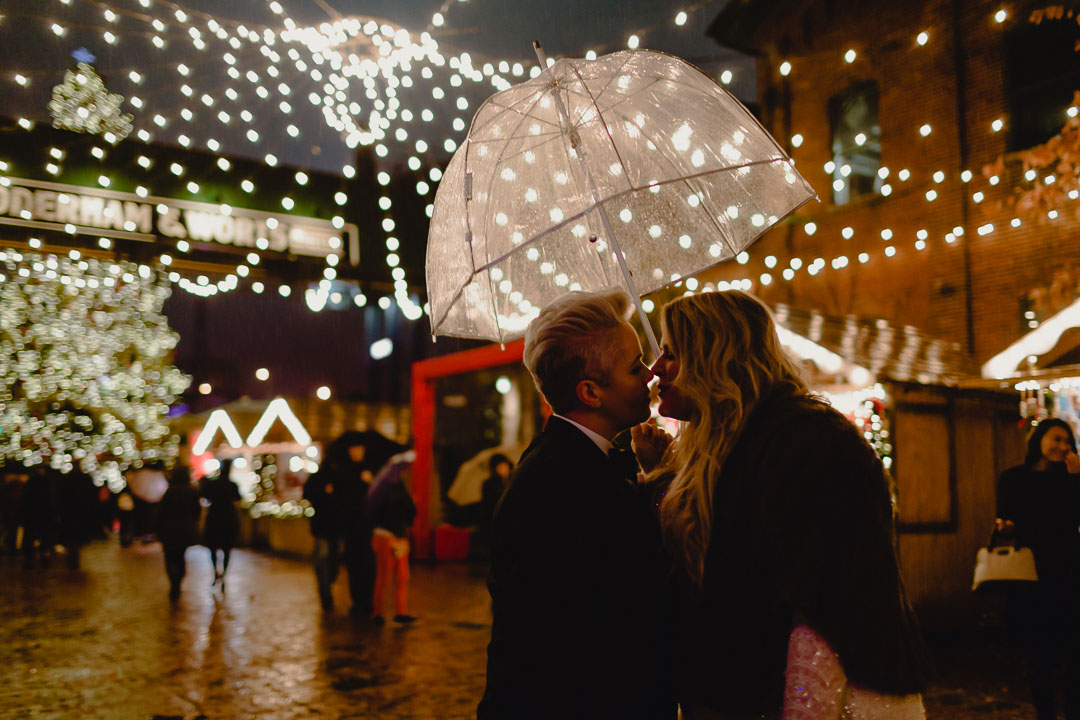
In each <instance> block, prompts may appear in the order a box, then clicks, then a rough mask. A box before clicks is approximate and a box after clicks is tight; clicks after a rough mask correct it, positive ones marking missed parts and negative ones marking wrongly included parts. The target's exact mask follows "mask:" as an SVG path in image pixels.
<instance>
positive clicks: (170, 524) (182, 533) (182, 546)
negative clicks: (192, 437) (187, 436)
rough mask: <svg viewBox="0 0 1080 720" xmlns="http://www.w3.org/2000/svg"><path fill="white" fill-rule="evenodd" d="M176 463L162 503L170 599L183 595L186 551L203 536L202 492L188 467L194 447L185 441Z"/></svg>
mask: <svg viewBox="0 0 1080 720" xmlns="http://www.w3.org/2000/svg"><path fill="white" fill-rule="evenodd" d="M178 449H179V456H178V457H177V459H176V466H175V467H174V468H173V470H172V474H171V475H170V476H169V489H168V490H166V491H165V495H164V496H163V497H162V498H161V503H160V504H159V506H158V539H159V540H161V547H162V549H163V550H164V551H165V572H166V574H167V575H168V576H169V599H170V600H173V601H175V600H178V599H179V598H180V583H181V582H182V581H183V579H184V575H185V574H186V573H187V565H186V563H185V560H184V553H185V552H186V551H187V549H188V547H189V546H191V545H194V544H195V543H196V542H197V541H198V537H199V515H200V514H201V513H202V507H201V506H200V505H199V493H198V491H196V489H195V487H194V486H193V485H192V484H191V469H190V468H189V467H188V461H189V457H190V451H189V449H188V446H187V443H186V442H181V445H180V447H179V448H178Z"/></svg>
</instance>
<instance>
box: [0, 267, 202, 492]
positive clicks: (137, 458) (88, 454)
mask: <svg viewBox="0 0 1080 720" xmlns="http://www.w3.org/2000/svg"><path fill="white" fill-rule="evenodd" d="M169 292H170V291H169V287H168V283H167V281H166V280H165V279H164V278H163V277H160V276H159V275H158V274H156V273H155V272H154V271H153V270H151V269H150V268H149V267H148V266H145V265H141V266H140V265H137V264H134V263H130V262H115V263H114V262H104V261H99V260H96V259H93V258H90V259H85V260H84V259H82V258H81V256H80V254H79V253H78V251H72V252H71V254H70V255H69V256H66V257H57V256H55V255H39V254H35V253H19V252H14V251H0V379H2V380H3V386H2V388H0V464H4V465H14V464H19V465H22V466H26V467H30V466H34V465H40V464H48V465H50V466H51V467H53V468H55V469H57V470H60V471H61V472H70V471H72V470H74V469H75V468H76V467H78V468H79V469H81V470H82V471H84V472H87V473H89V474H90V475H91V476H93V478H94V480H95V482H97V483H98V484H99V485H100V484H102V483H106V482H107V483H108V484H109V485H110V486H112V487H118V486H120V485H122V482H123V480H122V477H121V473H122V472H123V471H124V470H126V469H128V468H129V467H141V466H142V464H143V463H145V462H149V461H154V460H162V459H168V458H170V457H171V456H172V455H174V454H175V440H174V438H173V437H172V435H171V433H170V431H169V428H168V425H167V423H166V415H167V413H168V411H169V406H170V405H172V404H173V403H175V402H176V401H177V399H178V397H179V395H180V394H181V393H182V392H183V391H184V390H185V389H186V388H187V386H188V383H189V382H190V378H189V377H188V376H186V375H184V374H183V373H182V372H180V370H178V369H177V368H175V367H173V366H172V364H171V363H170V355H171V353H172V351H173V349H174V348H175V347H176V343H177V340H178V336H177V335H176V334H175V333H174V332H172V330H170V329H169V326H168V323H167V321H166V319H165V316H164V315H162V313H161V307H162V304H163V303H164V301H165V299H166V298H167V297H168V295H169Z"/></svg>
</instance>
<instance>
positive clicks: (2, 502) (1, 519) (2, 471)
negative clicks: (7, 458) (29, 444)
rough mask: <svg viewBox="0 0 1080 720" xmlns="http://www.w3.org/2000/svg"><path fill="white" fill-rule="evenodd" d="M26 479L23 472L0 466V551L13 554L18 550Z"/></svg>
mask: <svg viewBox="0 0 1080 720" xmlns="http://www.w3.org/2000/svg"><path fill="white" fill-rule="evenodd" d="M27 479H28V476H27V475H26V473H25V472H16V471H15V470H12V469H9V468H3V467H0V482H2V484H0V551H2V552H3V553H4V554H7V555H15V554H16V552H17V551H18V538H19V525H20V523H21V521H22V503H23V491H24V488H25V487H26V481H27Z"/></svg>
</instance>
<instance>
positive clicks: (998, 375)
mask: <svg viewBox="0 0 1080 720" xmlns="http://www.w3.org/2000/svg"><path fill="white" fill-rule="evenodd" d="M1051 369H1053V370H1054V372H1044V373H1038V372H1036V371H1040V370H1043V371H1049V370H1051ZM1024 374H1036V375H1054V376H1061V375H1077V376H1080V299H1078V300H1076V301H1075V302H1074V303H1072V304H1071V305H1069V306H1068V307H1066V308H1065V309H1064V310H1061V311H1060V312H1058V313H1056V314H1054V315H1052V316H1050V317H1049V318H1047V319H1046V320H1044V321H1043V322H1042V323H1040V324H1039V326H1038V327H1037V328H1035V329H1034V330H1032V331H1031V332H1029V333H1027V334H1026V335H1024V336H1023V337H1021V338H1020V339H1019V340H1017V341H1016V342H1014V343H1013V344H1012V345H1010V346H1009V347H1007V348H1005V349H1004V350H1002V351H1001V352H1000V353H998V354H997V355H995V356H994V357H992V358H990V359H989V360H988V361H987V362H986V364H985V365H983V366H982V376H983V377H984V378H986V379H995V380H996V379H1006V378H1017V379H1019V378H1021V377H1022V376H1023V375H1024Z"/></svg>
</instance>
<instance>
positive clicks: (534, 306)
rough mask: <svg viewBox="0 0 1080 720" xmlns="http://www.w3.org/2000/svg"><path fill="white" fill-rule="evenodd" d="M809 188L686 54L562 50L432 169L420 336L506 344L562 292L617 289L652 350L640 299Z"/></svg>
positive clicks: (735, 249)
mask: <svg viewBox="0 0 1080 720" xmlns="http://www.w3.org/2000/svg"><path fill="white" fill-rule="evenodd" d="M537 54H538V56H539V57H540V58H541V66H542V67H546V62H545V58H544V57H543V52H542V51H541V50H540V49H539V44H537ZM813 197H815V194H814V191H813V189H812V188H811V187H810V186H809V185H808V184H807V182H806V181H805V180H804V179H803V178H802V176H801V175H799V173H798V172H796V170H795V168H794V165H793V163H792V161H791V159H790V158H789V157H788V156H787V155H786V154H785V153H784V152H783V150H781V149H780V147H779V146H778V145H777V144H776V141H775V140H773V138H772V137H771V136H770V135H769V133H768V132H766V131H765V129H764V128H763V127H762V126H761V125H760V124H759V123H758V122H757V120H755V119H754V117H753V116H752V115H751V114H750V113H749V112H748V111H747V110H746V108H745V107H743V105H742V104H741V103H740V102H739V101H738V100H736V99H735V98H734V97H733V96H732V95H731V94H729V93H728V92H727V91H726V90H724V88H722V87H721V86H720V85H718V84H717V83H716V82H714V81H713V80H712V79H711V78H709V77H708V76H707V75H705V74H704V73H702V72H701V71H700V70H698V69H697V68H695V67H693V66H692V65H690V64H688V63H686V62H685V61H683V60H680V59H679V58H676V57H673V56H671V55H665V54H662V53H657V52H651V51H646V50H627V51H622V52H616V53H613V54H611V55H605V56H603V57H600V58H598V59H596V60H591V61H589V60H576V59H574V60H569V59H564V60H559V61H557V62H555V63H554V64H553V65H552V66H551V67H547V69H545V70H544V71H543V72H542V73H540V74H539V75H538V76H537V77H535V78H533V79H531V80H527V81H525V82H523V83H521V84H518V85H514V86H513V87H511V88H509V89H507V90H504V91H502V92H499V93H496V94H495V95H493V96H491V97H490V98H488V99H487V100H486V101H485V102H484V103H483V105H481V106H480V108H479V109H478V110H477V113H476V116H475V117H474V118H473V121H472V125H471V127H470V128H469V133H468V137H467V138H466V139H465V140H464V141H463V142H462V144H461V146H460V147H459V148H458V150H457V152H455V153H454V157H453V158H452V159H451V161H450V164H449V166H448V167H447V169H446V172H445V173H444V175H443V179H442V181H441V183H440V185H439V190H438V193H437V194H436V196H435V207H434V211H433V212H432V217H431V225H430V229H429V232H428V247H427V289H428V301H429V303H430V311H431V319H432V332H433V334H434V335H450V336H456V337H469V338H485V339H490V340H494V341H497V342H506V341H507V340H511V339H514V338H516V337H518V336H520V335H522V334H523V333H524V331H525V328H526V326H527V325H528V323H529V322H530V321H531V320H532V319H533V318H534V317H535V316H536V314H537V313H538V312H539V311H540V309H541V308H543V307H544V306H545V305H546V304H548V303H549V302H551V301H552V300H554V299H556V298H557V297H559V296H560V295H562V294H564V293H566V292H568V291H571V290H598V289H602V288H607V287H613V286H621V287H624V288H625V289H626V290H627V291H628V292H629V294H630V295H631V297H633V298H634V300H635V302H637V303H638V311H639V312H640V313H641V314H642V320H643V322H642V324H643V325H644V327H645V329H646V332H647V334H648V336H649V341H650V344H651V345H652V347H653V352H654V353H655V352H656V340H655V338H654V337H653V333H652V330H651V327H650V325H649V323H648V322H647V321H646V320H645V316H644V312H643V311H642V309H641V304H640V301H639V297H640V296H641V295H643V294H646V293H649V292H652V291H654V290H657V289H658V288H661V287H663V286H665V285H669V284H671V283H673V282H676V281H678V280H679V279H680V278H682V277H685V276H687V275H690V274H693V273H696V272H698V271H700V270H703V269H704V268H706V267H709V266H711V265H714V264H716V263H718V262H721V261H723V260H726V259H728V258H731V257H733V256H734V255H737V254H738V253H740V252H742V250H743V248H745V247H747V246H748V245H750V243H752V242H753V241H754V240H755V239H757V238H758V237H759V236H760V235H761V234H762V233H764V232H765V231H766V230H768V229H769V228H770V227H772V226H773V225H775V224H776V223H777V222H779V221H780V220H781V219H783V218H784V217H785V216H786V215H788V214H789V213H791V212H793V211H794V210H796V209H797V208H798V207H799V206H801V205H802V204H803V203H805V202H807V201H808V200H810V199H811V198H813Z"/></svg>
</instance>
